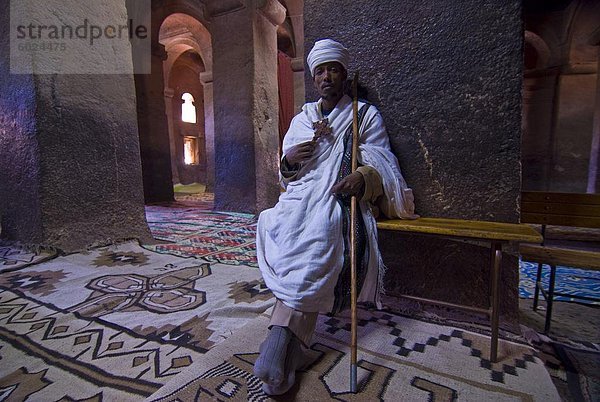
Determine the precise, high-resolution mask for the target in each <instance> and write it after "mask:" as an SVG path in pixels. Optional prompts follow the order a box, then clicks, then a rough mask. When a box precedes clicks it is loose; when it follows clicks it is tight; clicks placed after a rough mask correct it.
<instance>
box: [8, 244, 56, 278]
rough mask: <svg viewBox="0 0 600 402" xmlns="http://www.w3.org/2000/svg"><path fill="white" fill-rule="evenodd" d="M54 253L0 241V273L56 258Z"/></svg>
mask: <svg viewBox="0 0 600 402" xmlns="http://www.w3.org/2000/svg"><path fill="white" fill-rule="evenodd" d="M56 255H57V253H56V252H54V251H49V250H43V249H39V248H38V249H37V250H33V249H31V248H30V247H25V246H22V245H20V244H18V243H14V242H8V241H4V240H0V272H8V271H15V270H17V269H21V268H24V267H26V266H28V265H32V264H37V263H38V262H42V261H47V260H50V259H52V258H54V257H56Z"/></svg>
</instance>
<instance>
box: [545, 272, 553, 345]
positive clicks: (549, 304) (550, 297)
mask: <svg viewBox="0 0 600 402" xmlns="http://www.w3.org/2000/svg"><path fill="white" fill-rule="evenodd" d="M555 282H556V265H550V284H549V286H548V298H547V300H546V323H545V324H544V333H545V334H547V333H548V332H550V322H551V321H552V305H553V303H554V284H555Z"/></svg>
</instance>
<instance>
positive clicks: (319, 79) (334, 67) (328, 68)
mask: <svg viewBox="0 0 600 402" xmlns="http://www.w3.org/2000/svg"><path fill="white" fill-rule="evenodd" d="M347 76H348V74H347V73H346V69H345V68H344V66H342V65H341V64H340V63H338V62H337V61H331V62H327V63H323V64H320V65H318V66H317V67H316V68H315V76H314V78H313V83H314V85H315V88H316V90H317V91H318V92H319V95H321V97H322V98H323V99H325V100H339V99H340V98H341V97H342V96H343V95H344V83H345V82H346V77H347Z"/></svg>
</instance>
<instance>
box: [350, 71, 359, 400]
mask: <svg viewBox="0 0 600 402" xmlns="http://www.w3.org/2000/svg"><path fill="white" fill-rule="evenodd" d="M357 166H358V72H356V73H354V79H353V80H352V173H354V172H356V168H357ZM356 249H357V247H356V196H355V195H353V196H352V198H351V200H350V316H351V324H350V334H351V335H350V336H351V340H350V392H352V393H356V376H357V368H356V350H357V342H356V340H357V331H356V324H357V314H356V313H357V312H356V298H357V294H356V293H357V287H356Z"/></svg>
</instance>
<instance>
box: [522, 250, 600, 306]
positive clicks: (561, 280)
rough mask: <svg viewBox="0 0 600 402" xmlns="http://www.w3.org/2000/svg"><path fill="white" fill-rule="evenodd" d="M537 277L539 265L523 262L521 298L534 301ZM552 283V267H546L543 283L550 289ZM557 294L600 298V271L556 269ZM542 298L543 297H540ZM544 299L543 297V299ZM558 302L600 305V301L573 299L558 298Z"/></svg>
mask: <svg viewBox="0 0 600 402" xmlns="http://www.w3.org/2000/svg"><path fill="white" fill-rule="evenodd" d="M536 276H537V263H532V262H526V261H521V262H520V275H519V278H520V279H519V296H520V297H522V298H525V299H533V294H534V292H535V281H536ZM549 281H550V267H549V266H548V265H544V268H543V270H542V283H543V284H544V288H545V289H548V283H549ZM555 283H556V286H555V289H556V291H557V292H563V293H564V292H567V293H573V294H576V295H579V296H586V297H596V298H600V271H588V270H583V269H577V268H569V267H561V266H558V267H556V282H555ZM540 297H541V296H540ZM541 298H542V299H543V297H541ZM554 300H557V301H576V302H577V303H586V304H595V305H600V301H590V300H581V299H574V298H572V297H565V296H556V297H555V298H554Z"/></svg>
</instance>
